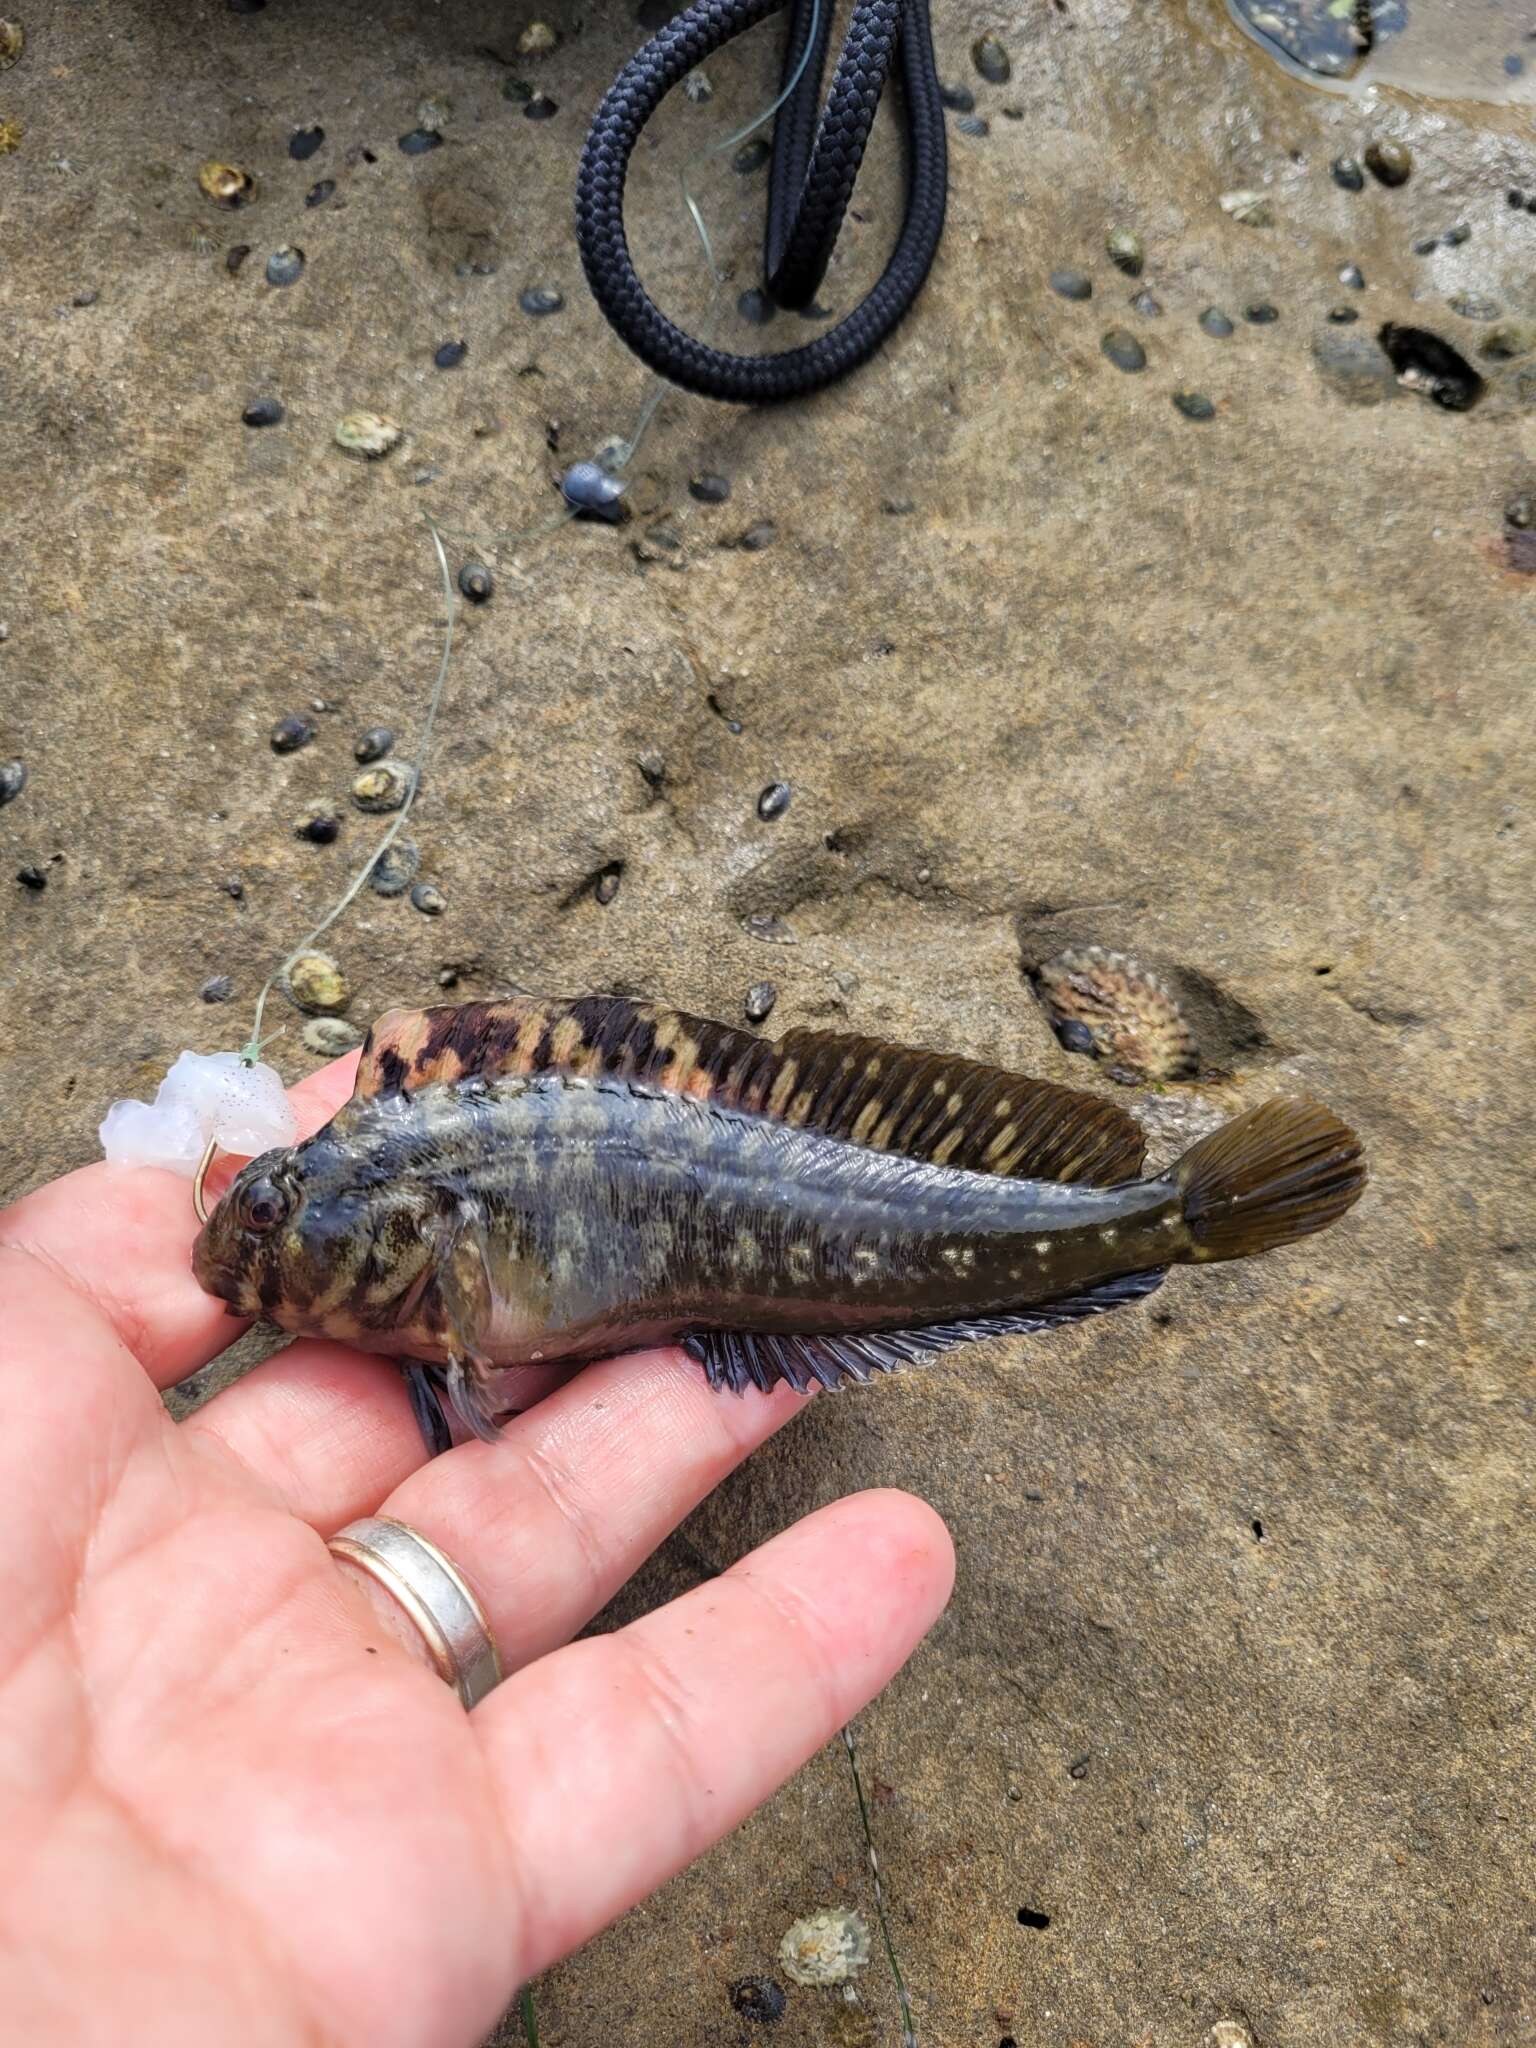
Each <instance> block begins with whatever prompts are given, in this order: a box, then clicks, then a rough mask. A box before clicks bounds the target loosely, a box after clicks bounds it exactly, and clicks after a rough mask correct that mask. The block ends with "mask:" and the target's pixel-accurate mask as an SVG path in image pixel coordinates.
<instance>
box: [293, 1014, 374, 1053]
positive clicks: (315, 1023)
mask: <svg viewBox="0 0 1536 2048" xmlns="http://www.w3.org/2000/svg"><path fill="white" fill-rule="evenodd" d="M299 1037H300V1038H301V1039H302V1040H303V1043H304V1050H305V1051H306V1052H312V1053H314V1055H315V1056H316V1058H317V1059H322V1060H339V1059H340V1058H341V1056H342V1054H343V1053H346V1052H355V1051H356V1050H357V1048H358V1047H359V1046H360V1045H361V1044H362V1042H363V1034H362V1033H361V1031H359V1030H358V1028H357V1026H356V1025H355V1024H349V1023H348V1022H347V1020H346V1019H345V1017H311V1018H310V1020H309V1022H308V1023H307V1024H306V1025H305V1026H304V1029H303V1030H302V1031H301V1032H300V1033H299Z"/></svg>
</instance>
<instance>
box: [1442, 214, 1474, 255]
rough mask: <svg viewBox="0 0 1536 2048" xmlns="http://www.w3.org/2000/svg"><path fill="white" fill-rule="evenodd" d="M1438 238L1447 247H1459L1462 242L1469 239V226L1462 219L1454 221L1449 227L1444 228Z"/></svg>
mask: <svg viewBox="0 0 1536 2048" xmlns="http://www.w3.org/2000/svg"><path fill="white" fill-rule="evenodd" d="M1440 239H1441V241H1442V242H1443V243H1444V244H1445V246H1446V248H1447V249H1459V248H1460V247H1461V245H1462V243H1463V242H1470V241H1471V239H1472V229H1471V226H1470V224H1469V223H1468V222H1466V221H1464V220H1459V221H1456V222H1455V223H1454V224H1453V225H1452V226H1451V227H1448V228H1447V229H1446V231H1445V233H1444V234H1443V235H1442V236H1441V237H1440Z"/></svg>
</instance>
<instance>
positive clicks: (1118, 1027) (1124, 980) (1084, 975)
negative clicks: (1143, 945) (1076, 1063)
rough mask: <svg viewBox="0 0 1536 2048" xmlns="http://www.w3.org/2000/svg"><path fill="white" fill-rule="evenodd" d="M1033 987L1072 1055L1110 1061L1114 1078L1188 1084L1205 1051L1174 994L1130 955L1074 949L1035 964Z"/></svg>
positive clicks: (1108, 1065)
mask: <svg viewBox="0 0 1536 2048" xmlns="http://www.w3.org/2000/svg"><path fill="white" fill-rule="evenodd" d="M1029 981H1030V986H1031V987H1032V988H1033V989H1034V992H1035V998H1036V1000H1037V1001H1038V1002H1039V1004H1040V1007H1041V1008H1042V1009H1043V1010H1044V1011H1045V1014H1046V1018H1047V1020H1048V1022H1049V1023H1050V1026H1051V1029H1052V1030H1053V1031H1054V1032H1055V1033H1056V1036H1057V1038H1058V1039H1059V1040H1060V1042H1061V1043H1062V1045H1063V1046H1064V1047H1065V1048H1066V1050H1067V1051H1068V1052H1086V1053H1090V1054H1091V1055H1092V1056H1093V1057H1094V1058H1095V1059H1099V1060H1102V1061H1104V1062H1105V1072H1106V1073H1107V1074H1108V1075H1109V1078H1110V1079H1111V1080H1112V1081H1121V1082H1127V1083H1135V1082H1139V1081H1184V1080H1188V1079H1189V1078H1190V1076H1191V1075H1192V1074H1194V1073H1196V1072H1197V1071H1198V1069H1199V1065H1200V1054H1199V1049H1198V1047H1197V1046H1196V1044H1195V1037H1194V1033H1193V1032H1192V1031H1191V1029H1190V1027H1189V1025H1188V1023H1187V1022H1186V1020H1185V1017H1184V1014H1183V1012H1182V1011H1181V1010H1180V1008H1179V1005H1178V1002H1177V1001H1176V1000H1175V998H1174V996H1173V994H1172V992H1171V991H1170V990H1169V989H1168V988H1167V987H1166V986H1165V984H1164V983H1163V982H1162V981H1160V980H1159V979H1158V977H1157V976H1156V975H1155V974H1152V973H1149V972H1148V970H1147V969H1146V968H1144V967H1142V966H1140V965H1139V964H1138V963H1137V962H1136V961H1135V960H1133V959H1131V957H1130V956H1129V955H1128V954H1125V953H1110V952H1106V951H1105V950H1104V948H1103V947H1101V946H1081V947H1075V948H1069V949H1068V950H1067V951H1066V952H1064V953H1060V954H1058V955H1057V956H1056V958H1055V959H1053V960H1045V961H1042V962H1041V963H1040V964H1039V965H1038V966H1035V967H1032V968H1030V969H1029Z"/></svg>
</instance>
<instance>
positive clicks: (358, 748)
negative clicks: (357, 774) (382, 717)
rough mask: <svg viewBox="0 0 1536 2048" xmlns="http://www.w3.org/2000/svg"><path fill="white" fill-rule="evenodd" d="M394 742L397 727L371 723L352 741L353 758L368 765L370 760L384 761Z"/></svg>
mask: <svg viewBox="0 0 1536 2048" xmlns="http://www.w3.org/2000/svg"><path fill="white" fill-rule="evenodd" d="M394 744H395V729H394V727H393V726H392V725H370V726H369V727H368V729H367V731H366V732H360V733H359V734H358V736H357V738H356V739H355V740H354V741H353V742H352V758H353V760H354V761H356V762H358V763H359V764H360V765H361V766H362V767H366V766H367V765H368V763H369V762H370V761H382V760H383V758H384V756H385V755H386V754H387V753H388V752H389V750H390V748H391V747H392V746H393V745H394Z"/></svg>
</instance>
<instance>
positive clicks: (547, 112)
mask: <svg viewBox="0 0 1536 2048" xmlns="http://www.w3.org/2000/svg"><path fill="white" fill-rule="evenodd" d="M559 111H560V109H559V107H558V106H557V105H556V103H555V102H554V101H553V100H552V99H551V98H550V97H549V95H548V93H542V92H536V93H535V94H534V96H533V98H532V99H531V100H529V101H528V103H527V105H526V106H525V107H524V108H523V113H524V114H525V115H526V117H527V118H528V119H529V120H530V121H547V120H549V119H550V117H551V116H552V115H554V114H558V113H559Z"/></svg>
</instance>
